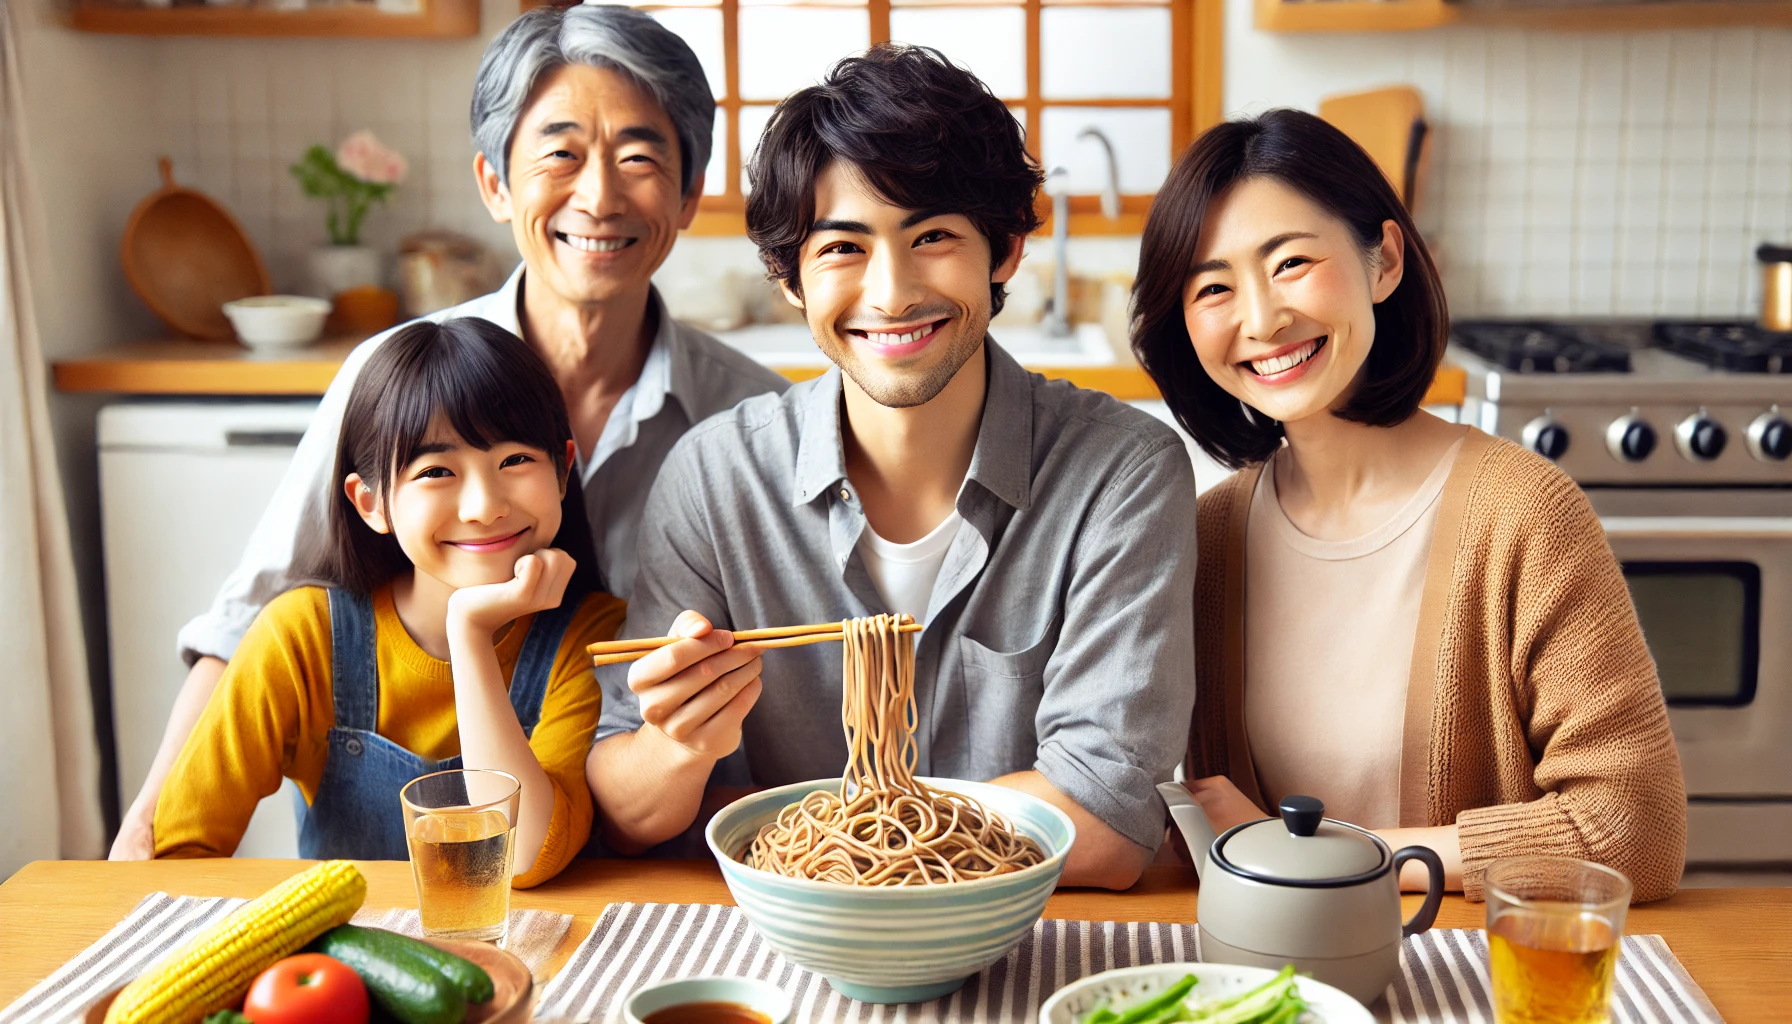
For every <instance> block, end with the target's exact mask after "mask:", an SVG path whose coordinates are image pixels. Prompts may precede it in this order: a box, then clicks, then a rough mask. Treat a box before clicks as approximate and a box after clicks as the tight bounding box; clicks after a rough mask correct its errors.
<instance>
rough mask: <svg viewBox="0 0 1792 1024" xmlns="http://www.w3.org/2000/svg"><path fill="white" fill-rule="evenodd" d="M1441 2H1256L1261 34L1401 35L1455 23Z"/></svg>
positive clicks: (1450, 8)
mask: <svg viewBox="0 0 1792 1024" xmlns="http://www.w3.org/2000/svg"><path fill="white" fill-rule="evenodd" d="M1456 17H1457V11H1456V9H1455V7H1454V6H1453V5H1450V4H1446V3H1444V0H1293V2H1287V0H1257V6H1256V17H1255V19H1254V21H1255V22H1256V26H1257V28H1259V29H1261V30H1262V31H1265V32H1402V31H1408V30H1411V29H1421V28H1436V27H1437V26H1439V25H1447V24H1449V23H1450V22H1452V21H1455V20H1456Z"/></svg>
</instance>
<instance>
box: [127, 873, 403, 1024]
mask: <svg viewBox="0 0 1792 1024" xmlns="http://www.w3.org/2000/svg"><path fill="white" fill-rule="evenodd" d="M366 897H367V880H366V879H365V878H362V877H361V872H360V871H358V870H356V868H355V866H354V865H353V864H351V863H349V862H348V861H346V860H329V861H324V862H323V863H322V864H318V865H316V866H315V867H311V868H308V869H306V870H304V871H301V872H299V873H298V874H296V875H294V876H292V877H291V878H288V879H287V880H286V881H284V882H281V883H280V884H279V885H277V886H275V887H274V888H272V889H269V890H268V891H267V892H265V893H263V894H262V895H261V896H259V897H257V898H255V899H253V900H251V901H249V902H248V903H245V904H243V905H242V906H241V907H238V908H237V910H236V911H235V912H234V913H232V914H230V915H228V916H226V917H225V918H224V919H223V920H222V921H219V922H217V923H216V924H213V925H212V926H210V927H209V928H207V929H205V930H204V931H202V932H200V933H199V934H198V935H196V936H194V937H193V938H192V939H190V940H188V941H187V943H186V945H184V946H181V947H180V948H178V949H176V950H175V951H174V952H173V953H171V954H169V956H168V958H167V959H166V960H163V961H162V962H161V963H160V964H158V965H157V966H155V967H153V968H151V969H150V970H149V972H148V973H146V974H144V975H142V976H141V977H139V978H138V979H137V980H135V981H133V982H131V983H130V984H129V985H126V986H125V987H124V990H123V991H122V992H120V993H119V994H118V998H117V999H116V1000H114V1001H113V1003H112V1006H111V1008H110V1009H108V1010H107V1011H106V1024H189V1022H192V1021H198V1020H202V1019H203V1018H204V1017H205V1016H206V1015H207V1014H210V1013H213V1012H215V1011H217V1010H222V1009H224V1008H225V1007H228V1006H230V1005H232V1004H234V1003H235V1002H236V1001H237V1000H238V999H241V998H242V997H243V995H244V994H245V993H247V992H248V991H249V983H250V982H252V981H254V980H255V977H256V975H258V974H260V973H261V972H262V971H264V970H266V969H267V968H269V967H271V966H273V964H274V962H275V961H277V960H280V959H282V958H284V957H286V956H288V955H290V954H292V953H296V952H298V951H299V949H300V947H302V946H304V945H305V944H306V943H308V942H310V941H311V940H312V939H315V938H317V937H318V936H319V935H322V934H323V933H324V932H326V931H328V930H330V929H331V928H334V927H336V926H337V925H339V924H344V923H346V922H347V921H348V919H349V918H351V917H353V916H354V914H355V911H357V910H359V909H360V908H361V901H362V900H363V899H365V898H366Z"/></svg>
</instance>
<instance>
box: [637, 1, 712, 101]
mask: <svg viewBox="0 0 1792 1024" xmlns="http://www.w3.org/2000/svg"><path fill="white" fill-rule="evenodd" d="M650 13H651V14H652V15H653V17H654V20H655V21H658V22H659V23H660V24H662V25H664V26H666V27H667V28H669V29H671V30H672V31H673V32H676V33H678V36H679V38H681V39H683V40H684V41H685V42H686V43H688V44H690V47H691V52H693V53H695V54H696V55H697V60H698V61H700V62H702V64H703V77H705V78H707V79H709V91H710V92H712V93H714V94H715V97H716V99H718V100H719V99H721V98H722V97H724V96H726V95H728V79H727V77H726V76H725V75H724V74H723V72H722V12H721V11H719V10H716V9H715V8H713V7H711V8H707V9H698V8H690V7H664V8H661V9H659V10H657V11H652V12H650Z"/></svg>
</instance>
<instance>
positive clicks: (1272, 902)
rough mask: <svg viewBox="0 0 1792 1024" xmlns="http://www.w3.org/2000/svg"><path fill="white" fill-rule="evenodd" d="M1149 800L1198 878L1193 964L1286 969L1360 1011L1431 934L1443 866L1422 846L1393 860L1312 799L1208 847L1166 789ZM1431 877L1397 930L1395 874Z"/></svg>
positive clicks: (1201, 815) (1206, 835) (1207, 830)
mask: <svg viewBox="0 0 1792 1024" xmlns="http://www.w3.org/2000/svg"><path fill="white" fill-rule="evenodd" d="M1157 789H1158V792H1159V793H1161V794H1162V795H1163V798H1164V802H1165V803H1167V804H1169V806H1170V816H1171V817H1172V818H1173V819H1175V821H1176V827H1177V828H1178V829H1180V830H1181V832H1182V837H1183V838H1184V839H1185V840H1187V841H1188V848H1189V852H1190V853H1192V854H1193V855H1194V858H1195V870H1196V871H1197V872H1198V873H1199V875H1200V878H1201V897H1200V903H1199V904H1198V914H1199V917H1200V924H1199V927H1200V935H1201V959H1202V960H1205V961H1207V962H1209V963H1222V964H1245V965H1248V966H1252V967H1268V968H1271V969H1275V968H1280V967H1281V966H1282V965H1283V964H1293V965H1294V969H1295V970H1297V971H1299V972H1300V973H1302V974H1308V975H1311V976H1313V977H1314V978H1316V979H1318V980H1319V981H1323V982H1325V983H1326V984H1327V985H1331V986H1334V987H1336V988H1340V989H1343V990H1344V991H1345V992H1347V993H1349V994H1350V996H1351V997H1352V998H1353V999H1356V1000H1357V1001H1359V1002H1362V1003H1365V1004H1368V1003H1373V1002H1374V1001H1375V1000H1377V999H1379V998H1381V995H1382V993H1383V991H1384V990H1385V989H1386V988H1387V986H1388V984H1389V983H1390V982H1392V981H1393V980H1394V976H1395V975H1396V974H1398V973H1399V970H1400V942H1401V940H1402V939H1403V938H1405V937H1406V936H1408V935H1417V934H1418V933H1420V932H1422V931H1425V930H1426V929H1427V928H1430V927H1431V922H1432V921H1433V920H1435V919H1436V918H1437V908H1438V904H1440V903H1441V902H1443V898H1444V864H1443V861H1442V860H1441V859H1439V857H1438V856H1437V853H1436V852H1435V851H1433V850H1432V849H1430V848H1429V847H1425V846H1408V847H1405V848H1403V849H1401V850H1400V851H1399V852H1398V853H1396V852H1394V851H1392V850H1390V849H1389V848H1388V844H1387V843H1386V842H1384V841H1383V840H1382V838H1381V837H1380V836H1378V835H1376V834H1375V833H1373V832H1370V831H1368V830H1367V829H1362V828H1358V827H1357V826H1355V825H1351V824H1348V823H1346V822H1342V821H1334V820H1332V819H1330V818H1327V817H1326V816H1325V805H1324V804H1322V803H1320V802H1319V801H1318V800H1316V799H1314V798H1313V797H1310V796H1290V797H1288V798H1287V799H1285V800H1283V801H1282V804H1281V812H1282V817H1281V819H1280V820H1277V819H1275V818H1262V819H1259V820H1257V821H1253V822H1248V823H1246V824H1243V825H1238V826H1236V827H1234V828H1230V829H1227V830H1226V832H1225V834H1224V835H1221V836H1215V835H1214V834H1213V827H1212V826H1211V825H1209V824H1208V822H1207V815H1206V813H1205V812H1204V811H1202V810H1201V805H1199V804H1197V803H1195V798H1194V797H1192V796H1190V795H1189V793H1188V790H1186V789H1184V788H1183V787H1182V786H1181V785H1180V784H1178V783H1175V782H1166V783H1162V784H1160V785H1159V786H1158V787H1157ZM1409 860H1418V861H1423V862H1424V864H1425V866H1426V867H1427V868H1428V869H1430V876H1431V877H1430V882H1429V885H1428V886H1427V890H1426V893H1425V903H1424V905H1423V906H1421V907H1420V908H1419V910H1418V912H1417V913H1415V914H1414V915H1413V916H1412V920H1410V921H1406V922H1402V921H1401V920H1400V867H1401V865H1403V864H1405V863H1406V862H1407V861H1409Z"/></svg>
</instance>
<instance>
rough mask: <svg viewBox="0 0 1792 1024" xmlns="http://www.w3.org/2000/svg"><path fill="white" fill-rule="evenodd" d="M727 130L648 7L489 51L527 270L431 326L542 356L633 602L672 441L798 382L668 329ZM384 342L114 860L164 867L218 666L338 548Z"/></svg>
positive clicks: (491, 144)
mask: <svg viewBox="0 0 1792 1024" xmlns="http://www.w3.org/2000/svg"><path fill="white" fill-rule="evenodd" d="M714 119H715V101H714V99H713V98H712V97H711V96H710V92H709V86H708V82H707V79H706V78H705V76H704V74H703V68H702V66H701V65H700V64H699V63H698V61H697V58H696V56H695V55H694V54H693V53H691V50H690V47H688V46H686V45H685V43H684V41H683V40H681V39H680V38H678V36H676V35H674V34H673V33H672V32H670V31H669V30H667V29H666V28H664V27H663V26H661V25H660V24H659V23H658V22H656V21H654V20H653V19H652V18H650V17H648V16H647V15H645V14H643V13H641V12H639V11H635V10H632V9H630V8H626V7H614V6H591V5H587V6H578V7H570V8H551V7H544V8H537V9H535V10H532V11H529V12H528V13H525V14H524V15H523V16H522V17H520V18H518V19H517V20H516V21H514V22H512V23H511V24H510V26H509V27H507V28H506V29H505V30H504V31H503V32H501V33H500V34H499V35H498V37H497V38H496V39H493V40H492V42H491V44H490V45H489V46H487V47H486V51H485V57H484V59H483V60H482V61H481V62H480V65H479V72H478V77H477V79H476V80H475V82H474V86H473V106H472V128H473V139H474V141H475V143H476V144H477V146H478V149H479V154H478V156H476V157H475V158H474V161H473V172H474V176H475V178H476V179H477V182H478V187H479V194H480V197H481V198H482V199H483V200H484V202H485V205H486V209H488V210H489V211H490V212H491V215H492V218H493V219H494V220H497V221H499V222H503V223H508V224H510V226H511V234H512V236H513V237H514V238H515V240H516V246H517V250H518V252H519V253H520V254H521V256H522V264H521V265H520V266H519V267H518V268H517V269H516V272H515V273H513V274H512V275H511V276H510V279H509V280H508V281H506V282H505V283H504V286H503V287H501V288H499V289H498V290H497V291H495V292H493V293H492V294H490V295H486V296H483V297H481V298H478V299H474V300H473V301H471V302H468V303H465V304H463V305H460V306H456V307H453V308H451V309H445V310H442V311H440V312H438V313H434V314H431V316H430V317H429V319H432V320H444V319H447V318H450V317H462V316H477V317H483V318H485V319H487V320H490V321H492V322H493V323H496V324H498V325H500V326H502V327H504V328H506V329H508V330H510V331H513V332H514V333H516V334H517V335H519V336H521V337H522V338H523V339H524V340H525V341H527V342H528V343H529V345H530V346H531V347H533V348H534V349H535V350H536V351H537V352H539V353H540V354H541V356H542V358H543V359H544V360H545V361H546V362H547V364H548V367H549V368H550V369H551V370H552V371H553V374H554V378H555V380H556V381H558V383H559V385H560V390H561V393H562V394H564V395H565V396H566V405H567V410H568V412H569V413H570V414H571V419H572V428H573V434H574V440H575V441H576V442H577V444H578V455H579V458H578V466H577V468H578V473H579V479H580V483H581V484H582V487H581V490H582V492H583V496H584V512H585V516H586V520H587V522H588V523H589V525H590V530H591V538H592V542H593V547H594V548H595V551H596V562H597V565H596V568H597V570H598V571H599V573H600V574H601V577H602V581H603V583H604V585H605V586H606V588H607V589H608V590H610V591H611V592H612V593H615V594H617V595H618V596H620V597H623V598H627V597H628V596H629V595H630V593H631V592H632V591H633V589H634V580H635V571H636V566H635V534H636V531H637V529H638V527H639V525H640V520H641V510H642V507H643V506H644V505H645V503H646V500H647V493H648V490H649V488H650V486H651V485H652V483H653V480H654V476H655V474H657V473H658V471H659V468H660V463H661V461H662V460H663V459H664V458H665V456H666V453H667V451H669V450H670V449H671V447H672V444H673V442H675V441H677V440H678V438H679V437H681V436H682V435H683V434H684V432H685V431H686V430H687V429H689V428H690V427H691V425H692V424H695V423H697V422H699V421H701V420H703V419H704V418H705V417H708V416H709V415H711V414H712V413H716V412H720V411H722V410H724V409H728V408H730V407H732V406H733V405H734V404H735V403H736V402H738V401H740V400H741V399H743V398H746V397H749V396H751V395H756V394H762V393H765V392H768V391H777V390H782V389H783V387H784V386H785V382H784V380H783V379H782V378H781V377H779V376H778V375H777V374H775V373H772V372H771V371H769V370H766V369H765V368H763V367H761V366H759V365H758V364H757V363H755V362H753V361H752V360H751V359H748V358H747V357H745V356H743V355H741V354H739V353H737V352H735V351H734V350H733V349H730V348H728V347H726V346H725V345H723V344H722V343H721V342H718V341H716V340H715V339H714V338H711V337H709V336H708V335H705V334H702V333H701V332H698V331H695V330H692V329H691V328H689V327H686V326H684V325H682V324H679V323H677V322H675V321H674V320H672V318H671V317H670V316H668V315H667V313H666V308H665V305H664V303H662V302H661V301H660V298H659V296H658V294H657V293H656V292H655V291H654V289H653V285H652V281H651V278H652V276H653V272H654V271H655V270H656V269H658V268H659V266H660V264H661V263H662V262H664V260H665V258H666V254H667V253H669V252H670V251H671V249H672V244H673V242H674V241H676V240H677V237H678V231H679V229H681V228H684V227H687V226H689V224H690V223H691V219H692V217H694V216H695V215H696V212H697V201H698V198H699V197H700V196H701V195H702V192H703V171H704V168H705V167H706V166H707V164H708V162H709V151H710V135H711V131H712V127H713V125H714ZM385 337H386V335H384V334H381V335H376V336H374V337H373V338H370V339H368V340H367V341H366V342H364V343H363V344H362V345H361V346H360V347H358V348H357V349H355V351H354V352H353V353H352V354H351V355H350V356H349V358H348V360H347V361H346V362H345V363H344V364H343V367H342V370H341V371H340V372H339V373H337V375H336V379H335V380H334V381H332V382H331V384H330V388H329V390H328V391H327V392H326V393H325V394H324V398H323V402H322V404H321V405H320V406H319V408H318V412H317V417H316V419H314V420H313V421H312V423H311V427H310V429H308V430H307V431H306V432H305V437H304V440H303V441H301V442H300V444H299V448H298V452H297V454H296V455H295V456H294V459H293V463H292V467H291V468H290V469H289V470H287V473H286V476H285V478H284V479H283V480H282V481H281V483H280V487H279V489H278V490H277V491H276V492H275V495H274V499H273V501H272V502H271V503H270V504H269V506H268V509H267V511H266V512H265V513H264V514H263V515H262V518H261V522H260V523H259V524H258V525H257V526H256V529H255V533H254V534H253V536H252V537H251V538H250V541H249V548H248V550H247V551H246V552H245V553H244V555H243V559H242V561H241V563H239V564H238V566H237V569H236V571H235V572H233V573H232V574H231V576H230V578H229V579H228V580H227V581H226V582H225V584H224V588H223V590H222V591H221V592H220V593H219V594H218V597H217V599H216V600H215V601H214V602H213V604H212V607H211V609H210V610H209V611H207V612H206V613H205V614H203V615H201V616H199V617H198V618H196V619H194V620H193V621H192V622H190V623H188V624H187V626H186V628H184V629H182V630H181V633H180V650H181V655H182V657H183V658H185V659H186V660H187V662H188V663H189V664H190V665H191V666H192V668H191V670H190V672H189V674H188V676H187V682H186V684H185V686H183V688H182V690H181V693H180V696H179V697H178V698H177V700H176V702H175V705H174V709H173V712H172V714H171V715H170V718H169V722H168V728H167V732H166V734H165V735H164V737H163V740H162V745H161V748H160V749H159V750H158V751H157V753H156V759H155V763H154V765H153V766H152V767H151V769H150V773H149V776H148V778H147V779H146V780H145V782H144V784H143V790H142V792H141V793H139V794H138V796H137V799H136V800H135V801H134V802H133V803H132V805H131V808H130V810H129V811H128V812H127V813H126V815H125V819H124V822H123V826H122V827H121V828H120V830H119V835H118V839H117V840H116V842H114V844H113V847H112V857H113V859H114V860H121V859H144V858H147V857H149V856H150V855H151V852H152V851H153V850H154V848H155V840H154V821H155V809H156V801H157V798H158V796H159V795H160V792H161V788H162V781H163V779H164V778H166V776H167V774H168V770H169V768H170V767H172V765H173V763H174V760H175V758H176V756H178V755H179V753H180V748H181V746H182V744H183V743H184V742H185V741H186V737H187V734H188V733H190V732H191V731H192V728H193V725H194V723H195V722H197V721H198V718H199V714H200V712H201V711H202V710H203V709H204V707H205V704H206V701H207V699H208V698H209V697H210V696H211V693H212V690H213V688H214V687H215V686H216V685H217V681H218V678H219V677H220V676H221V675H222V674H223V672H224V666H225V663H226V662H227V661H228V659H229V658H230V656H231V654H232V653H233V652H234V651H235V649H236V645H237V642H238V641H239V640H241V639H242V636H243V633H244V632H245V631H246V630H247V629H248V627H249V624H250V622H251V621H253V620H254V618H255V616H256V614H257V613H258V612H259V611H260V610H261V607H262V605H264V604H265V603H267V602H268V601H269V600H271V599H273V598H274V597H275V596H277V595H279V594H280V593H281V592H283V591H285V590H286V589H288V588H289V587H291V586H293V585H295V583H296V582H297V581H298V579H299V578H300V576H301V575H302V573H303V563H304V561H305V557H306V552H308V551H310V550H313V545H314V544H316V543H317V542H318V541H319V540H320V539H321V538H322V537H324V536H325V533H326V530H327V526H326V510H327V509H328V507H329V504H328V500H329V498H330V497H331V496H332V495H333V494H334V493H335V491H336V489H337V488H338V487H339V486H340V484H341V482H340V481H337V480H334V479H332V478H331V477H332V474H333V472H334V462H335V455H336V446H337V434H338V432H339V430H340V427H341V424H342V412H343V406H344V403H345V402H346V401H347V398H348V392H349V387H350V385H352V384H353V382H354V379H355V376H356V374H357V373H358V372H359V370H360V368H361V366H362V364H363V363H365V362H366V360H367V357H368V355H369V353H371V352H372V351H373V349H374V348H375V347H376V346H377V345H379V344H380V342H382V341H383V340H384V339H385ZM577 504H578V503H576V502H572V503H569V505H570V506H571V507H572V508H573V509H575V510H576V508H577ZM744 713H745V709H744V708H743V709H741V714H743V715H744ZM736 726H737V727H738V723H736Z"/></svg>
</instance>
